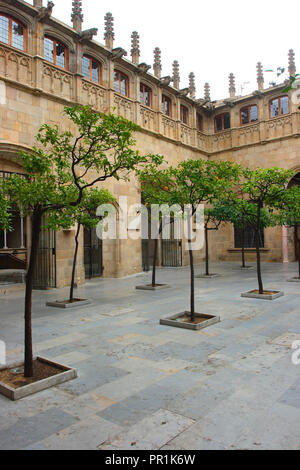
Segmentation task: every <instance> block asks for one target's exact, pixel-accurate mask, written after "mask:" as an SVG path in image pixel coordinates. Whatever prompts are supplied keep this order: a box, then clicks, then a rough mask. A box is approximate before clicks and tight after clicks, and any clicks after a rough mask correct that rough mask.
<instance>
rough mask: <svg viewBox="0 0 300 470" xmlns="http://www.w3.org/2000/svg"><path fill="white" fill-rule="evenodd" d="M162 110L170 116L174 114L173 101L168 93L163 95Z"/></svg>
mask: <svg viewBox="0 0 300 470" xmlns="http://www.w3.org/2000/svg"><path fill="white" fill-rule="evenodd" d="M161 111H162V113H164V114H166V115H167V116H170V117H171V116H172V103H171V100H170V98H168V96H166V95H162V99H161Z"/></svg>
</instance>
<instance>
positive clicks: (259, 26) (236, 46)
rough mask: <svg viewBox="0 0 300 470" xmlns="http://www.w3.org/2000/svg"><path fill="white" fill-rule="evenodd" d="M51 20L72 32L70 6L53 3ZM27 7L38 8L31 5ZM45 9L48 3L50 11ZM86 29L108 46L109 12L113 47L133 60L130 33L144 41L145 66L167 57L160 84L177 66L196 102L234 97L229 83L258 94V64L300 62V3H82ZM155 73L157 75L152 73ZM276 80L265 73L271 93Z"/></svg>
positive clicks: (292, 0) (92, 0) (129, 0)
mask: <svg viewBox="0 0 300 470" xmlns="http://www.w3.org/2000/svg"><path fill="white" fill-rule="evenodd" d="M53 1H54V3H55V6H54V9H53V16H54V17H55V18H57V19H59V20H61V21H63V22H64V23H66V24H68V25H71V9H72V0H53ZM28 3H31V4H32V3H33V1H31V0H29V1H28ZM46 3H47V1H46V0H44V4H45V5H46ZM82 6H83V13H84V25H83V28H84V29H88V28H92V27H97V28H98V36H97V37H95V38H94V39H96V40H97V41H98V42H100V43H101V44H104V39H103V34H104V16H105V14H106V13H107V12H108V11H110V12H111V13H112V14H113V17H114V20H115V21H114V24H115V42H114V46H115V47H123V48H124V49H125V50H126V51H127V52H128V56H127V58H128V59H130V49H131V39H130V37H131V33H132V31H138V33H139V35H140V48H141V57H140V61H141V62H146V63H147V64H149V65H150V64H151V65H152V64H153V50H154V48H155V47H159V48H160V49H161V52H162V66H163V70H162V76H165V75H172V62H173V61H174V60H178V62H179V65H180V77H181V82H180V88H185V87H187V86H188V75H189V73H190V72H194V73H195V75H196V89H197V91H196V97H197V98H202V97H203V94H204V91H203V90H204V83H205V82H208V83H209V84H210V87H211V98H212V100H215V99H222V98H227V97H228V96H229V92H228V87H229V85H228V75H229V73H231V72H232V73H234V74H235V77H236V89H237V94H238V95H240V94H243V95H245V94H247V93H249V92H252V91H254V90H255V89H257V85H256V63H257V62H259V61H260V62H262V63H263V67H264V70H269V69H276V68H277V67H286V68H287V64H288V50H289V49H291V48H292V49H294V51H295V53H296V65H297V62H298V60H300V46H299V26H300V25H299V23H300V15H299V13H300V3H299V0H289V2H286V3H284V2H282V0H280V1H278V0H251V1H247V2H246V1H245V0H226V1H224V0H213V1H212V0H211V1H207V0H206V1H202V2H201V1H199V0H198V1H195V0H185V1H184V2H182V1H180V2H179V1H178V0H173V1H170V0H151V1H149V2H146V1H145V0H144V1H143V2H141V0H127V1H125V0H82ZM150 73H153V71H152V70H150ZM274 78H275V80H276V76H275V74H272V73H269V72H268V73H265V86H267V85H268V83H269V82H270V81H273V80H274Z"/></svg>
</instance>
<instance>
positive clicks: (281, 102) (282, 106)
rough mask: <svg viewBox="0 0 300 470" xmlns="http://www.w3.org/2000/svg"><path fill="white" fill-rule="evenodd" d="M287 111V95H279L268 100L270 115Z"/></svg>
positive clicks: (277, 114) (273, 115)
mask: <svg viewBox="0 0 300 470" xmlns="http://www.w3.org/2000/svg"><path fill="white" fill-rule="evenodd" d="M288 113H289V99H288V97H287V96H281V97H280V98H275V99H274V100H272V101H270V117H271V118H273V117H276V116H281V115H282V114H288Z"/></svg>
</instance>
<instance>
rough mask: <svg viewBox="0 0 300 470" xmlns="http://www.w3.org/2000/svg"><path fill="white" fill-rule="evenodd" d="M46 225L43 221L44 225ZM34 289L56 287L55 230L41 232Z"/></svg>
mask: <svg viewBox="0 0 300 470" xmlns="http://www.w3.org/2000/svg"><path fill="white" fill-rule="evenodd" d="M44 223H45V221H44V220H43V222H42V225H44ZM33 287H34V289H50V288H54V287H56V237H55V232H54V231H53V230H46V231H44V230H42V231H41V234H40V241H39V248H38V255H37V263H36V267H35V273H34V280H33Z"/></svg>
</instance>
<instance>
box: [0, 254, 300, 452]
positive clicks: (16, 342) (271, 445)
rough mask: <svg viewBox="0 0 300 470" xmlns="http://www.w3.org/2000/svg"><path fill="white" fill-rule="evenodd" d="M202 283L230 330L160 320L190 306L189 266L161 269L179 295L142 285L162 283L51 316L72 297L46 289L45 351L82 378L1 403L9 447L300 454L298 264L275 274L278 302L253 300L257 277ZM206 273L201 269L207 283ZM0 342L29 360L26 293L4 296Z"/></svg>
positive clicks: (98, 283) (114, 292)
mask: <svg viewBox="0 0 300 470" xmlns="http://www.w3.org/2000/svg"><path fill="white" fill-rule="evenodd" d="M212 268H213V269H212V271H213V272H218V273H220V274H221V275H222V276H221V277H218V278H215V279H208V280H206V279H196V280H195V287H196V296H195V298H196V311H197V312H201V313H206V314H213V315H219V316H220V317H221V322H220V323H218V324H215V325H213V326H210V327H208V328H206V329H204V330H202V331H201V330H200V331H189V330H183V329H180V328H172V327H168V326H162V325H160V324H159V320H160V318H162V317H166V316H168V315H170V314H173V313H177V312H180V311H184V310H186V309H187V308H188V305H189V268H188V267H185V268H160V269H158V274H157V279H158V281H163V282H166V283H168V284H169V285H170V288H169V289H165V290H161V291H156V292H147V291H137V290H135V286H136V285H138V284H143V283H146V281H147V282H149V281H150V276H151V273H143V274H140V275H138V276H133V277H128V278H124V279H99V280H93V281H89V282H87V284H86V285H85V286H84V287H80V288H79V289H77V292H76V294H77V295H79V296H80V297H81V298H89V299H91V300H92V303H91V304H90V305H86V306H82V307H79V308H74V309H65V310H61V309H56V308H51V307H46V305H45V304H46V302H47V301H51V300H57V299H63V298H65V297H66V294H67V289H57V290H54V289H53V290H48V291H35V292H34V299H33V339H34V352H35V354H38V355H40V356H42V357H46V358H48V359H51V360H55V361H57V362H60V363H62V364H64V365H68V366H73V367H75V368H77V369H78V378H77V379H75V380H72V381H70V382H66V383H64V384H61V385H58V386H56V387H53V388H51V389H48V390H46V391H43V392H40V393H37V394H35V395H32V396H29V397H27V398H24V399H22V400H20V401H17V402H11V401H10V400H8V399H7V398H5V397H3V396H0V449H41V450H43V449H45V450H46V449H83V450H85V449H100V450H101V449H102V450H116V449H122V450H126V449H129V450H139V449H151V450H158V449H165V450H192V449H197V450H204V449H231V450H235V449H299V448H300V442H299V434H300V398H299V396H300V395H299V393H300V375H299V371H300V369H299V368H300V365H298V366H297V365H295V364H293V362H292V354H293V352H294V351H293V349H292V343H293V342H294V341H297V340H300V307H299V300H300V286H299V284H298V283H289V282H286V281H287V279H289V278H291V277H293V276H294V275H295V273H296V270H297V267H296V264H295V263H294V264H293V263H292V264H287V265H283V264H279V263H278V264H277V263H274V264H270V263H265V264H264V265H263V277H264V281H265V287H266V289H268V288H270V289H277V290H283V291H284V293H285V296H284V297H281V298H279V299H277V300H274V301H263V300H257V299H245V298H241V293H242V292H245V291H247V290H249V289H251V288H252V289H255V288H256V285H257V281H256V272H255V269H253V270H247V271H242V270H241V269H240V266H239V264H238V263H233V262H232V263H230V262H224V263H219V264H215V265H212ZM202 270H203V267H202V266H197V267H196V274H200V273H201V272H202ZM0 294H1V307H0V318H1V332H0V340H2V341H5V343H6V347H7V362H8V363H10V362H14V361H17V360H19V359H21V360H22V357H23V302H24V300H23V296H24V291H23V289H22V288H20V287H18V288H14V287H7V286H1V287H0Z"/></svg>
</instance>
